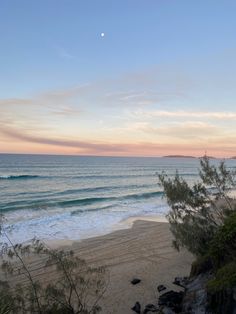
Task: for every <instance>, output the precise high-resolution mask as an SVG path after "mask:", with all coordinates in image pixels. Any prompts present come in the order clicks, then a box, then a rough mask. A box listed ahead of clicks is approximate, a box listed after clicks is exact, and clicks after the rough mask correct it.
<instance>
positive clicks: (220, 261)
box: [209, 213, 236, 268]
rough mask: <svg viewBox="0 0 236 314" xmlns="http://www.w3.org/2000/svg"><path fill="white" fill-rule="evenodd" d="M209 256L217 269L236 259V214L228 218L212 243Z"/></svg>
mask: <svg viewBox="0 0 236 314" xmlns="http://www.w3.org/2000/svg"><path fill="white" fill-rule="evenodd" d="M209 254H210V256H211V258H212V262H213V264H214V266H215V267H216V268H218V267H220V266H222V265H224V264H226V263H228V262H231V261H232V260H234V259H236V213H233V214H231V215H230V216H229V217H227V218H226V220H225V223H224V225H223V226H221V227H220V228H219V230H218V231H217V232H216V234H215V236H214V238H213V240H212V241H211V243H210V249H209Z"/></svg>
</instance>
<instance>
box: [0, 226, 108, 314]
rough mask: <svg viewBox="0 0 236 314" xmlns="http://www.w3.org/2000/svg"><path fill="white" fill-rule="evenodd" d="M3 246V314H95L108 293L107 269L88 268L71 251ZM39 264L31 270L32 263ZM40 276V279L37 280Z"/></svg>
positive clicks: (0, 301) (0, 285)
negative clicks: (4, 278) (102, 298)
mask: <svg viewBox="0 0 236 314" xmlns="http://www.w3.org/2000/svg"><path fill="white" fill-rule="evenodd" d="M1 231H2V233H3V234H4V235H5V237H6V238H7V240H8V243H5V244H2V246H1V255H2V257H3V260H2V270H3V272H4V273H5V275H6V280H2V281H0V314H8V313H11V314H13V313H14V314H17V313H19V314H24V313H38V314H49V313H50V314H79V313H81V314H96V313H98V312H100V310H101V307H100V306H99V301H100V299H101V297H102V296H103V294H104V292H105V291H106V287H107V276H106V270H105V268H104V267H89V266H88V265H87V263H86V262H85V261H84V260H82V259H80V258H79V257H77V256H76V255H75V254H74V252H73V251H72V250H70V251H67V250H57V249H51V248H49V247H48V246H46V245H45V244H44V243H42V242H41V241H39V240H34V241H33V242H32V243H30V244H28V245H22V244H16V245H14V244H13V243H12V242H11V240H10V238H9V236H8V235H7V233H6V232H5V231H4V228H2V230H1ZM34 258H35V259H36V261H38V262H40V266H39V265H38V263H37V266H36V267H33V266H32V264H33V263H32V261H33V260H34ZM39 275H40V279H38V277H39Z"/></svg>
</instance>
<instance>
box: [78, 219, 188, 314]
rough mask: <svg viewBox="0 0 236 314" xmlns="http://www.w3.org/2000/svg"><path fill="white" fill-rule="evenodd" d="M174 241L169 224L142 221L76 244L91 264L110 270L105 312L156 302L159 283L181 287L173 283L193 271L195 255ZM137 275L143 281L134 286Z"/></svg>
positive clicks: (103, 306)
mask: <svg viewBox="0 0 236 314" xmlns="http://www.w3.org/2000/svg"><path fill="white" fill-rule="evenodd" d="M171 240H172V236H171V233H170V231H169V225H168V224H167V223H163V222H153V221H140V220H139V221H135V222H134V224H133V227H132V228H130V229H126V230H120V231H116V232H113V233H111V234H108V235H105V236H102V237H97V238H92V239H87V240H83V241H82V242H78V243H74V244H73V249H74V250H75V251H76V252H79V254H80V255H81V257H83V258H85V259H86V260H87V261H88V263H92V264H96V265H105V266H108V268H109V270H110V285H109V288H108V291H107V293H106V295H105V296H104V299H103V300H102V302H101V305H102V308H103V310H102V313H106V314H107V313H119V314H126V313H127V314H128V313H134V312H132V311H131V310H130V308H131V306H133V304H134V303H135V302H136V301H139V302H140V303H141V304H142V305H145V304H147V303H155V302H156V297H157V295H158V293H157V286H158V285H159V284H164V285H166V286H167V287H168V288H174V289H177V287H176V286H173V285H172V284H171V282H172V281H173V278H174V277H175V276H182V275H188V274H189V270H190V265H191V262H192V256H191V255H190V254H188V253H187V252H185V251H182V252H181V253H178V252H176V251H175V250H174V249H173V248H172V246H171ZM133 277H138V278H140V279H141V280H142V281H141V283H140V284H138V285H136V286H133V285H131V284H130V280H132V278H133Z"/></svg>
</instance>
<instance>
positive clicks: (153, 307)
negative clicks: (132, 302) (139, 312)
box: [143, 304, 159, 314]
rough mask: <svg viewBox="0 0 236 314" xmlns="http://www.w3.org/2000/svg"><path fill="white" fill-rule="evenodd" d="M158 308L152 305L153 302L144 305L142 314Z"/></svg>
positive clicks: (155, 310)
mask: <svg viewBox="0 0 236 314" xmlns="http://www.w3.org/2000/svg"><path fill="white" fill-rule="evenodd" d="M158 311H159V309H158V308H157V307H156V306H155V305H154V304H147V305H146V306H145V309H144V311H143V314H146V313H150V312H152V313H153V312H158Z"/></svg>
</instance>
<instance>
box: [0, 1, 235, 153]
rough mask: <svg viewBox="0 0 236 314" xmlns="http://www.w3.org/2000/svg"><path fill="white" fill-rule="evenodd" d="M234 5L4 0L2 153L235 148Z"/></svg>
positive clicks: (0, 28) (0, 27) (0, 12)
mask: <svg viewBox="0 0 236 314" xmlns="http://www.w3.org/2000/svg"><path fill="white" fill-rule="evenodd" d="M235 12H236V1H234V0H232V1H230V0H219V1H215V0H198V1H189V0H119V1H116V0H50V1H49V0H40V1H32V0H21V1H18V0H0V38H1V40H0V152H1V153H33V154H37V153H40V154H69V155H70V154H71V155H96V156H98V155H101V156H104V155H105V156H163V155H169V154H183V155H194V156H202V155H203V154H204V153H205V152H207V154H209V155H213V156H217V157H230V156H235V155H236V88H235V86H236V58H235V55H236V37H235V32H236V19H235Z"/></svg>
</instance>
